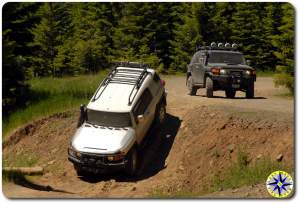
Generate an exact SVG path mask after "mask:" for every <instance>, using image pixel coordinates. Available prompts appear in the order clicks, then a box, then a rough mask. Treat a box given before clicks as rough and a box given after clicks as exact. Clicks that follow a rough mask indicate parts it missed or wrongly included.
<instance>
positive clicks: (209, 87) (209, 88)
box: [206, 77, 214, 98]
mask: <svg viewBox="0 0 300 204" xmlns="http://www.w3.org/2000/svg"><path fill="white" fill-rule="evenodd" d="M206 96H207V98H212V97H213V96H214V82H213V80H212V79H211V78H209V77H207V78H206Z"/></svg>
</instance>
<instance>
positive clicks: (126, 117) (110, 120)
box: [87, 109, 131, 127]
mask: <svg viewBox="0 0 300 204" xmlns="http://www.w3.org/2000/svg"><path fill="white" fill-rule="evenodd" d="M87 122H88V123H91V124H95V125H99V126H105V127H130V126H131V117H130V114H129V112H128V113H113V112H104V111H95V110H89V109H88V110H87Z"/></svg>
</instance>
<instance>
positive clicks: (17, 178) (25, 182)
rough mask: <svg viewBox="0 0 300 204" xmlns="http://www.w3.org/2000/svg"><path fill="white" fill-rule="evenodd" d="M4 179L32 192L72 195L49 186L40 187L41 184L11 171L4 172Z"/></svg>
mask: <svg viewBox="0 0 300 204" xmlns="http://www.w3.org/2000/svg"><path fill="white" fill-rule="evenodd" d="M2 173H3V172H2ZM5 177H6V178H8V180H9V181H12V182H13V183H15V184H17V185H19V186H22V187H25V188H29V189H32V190H37V191H48V192H60V193H69V194H73V193H72V192H68V191H65V190H59V189H55V188H53V187H51V186H49V185H41V184H37V183H34V182H32V181H30V180H29V179H28V178H26V176H25V175H24V174H22V173H18V172H13V171H12V172H5Z"/></svg>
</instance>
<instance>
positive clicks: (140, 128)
mask: <svg viewBox="0 0 300 204" xmlns="http://www.w3.org/2000/svg"><path fill="white" fill-rule="evenodd" d="M153 103H154V102H153V96H152V94H151V92H150V91H149V89H148V88H147V89H145V91H144V92H143V94H142V96H141V97H140V99H139V100H138V102H137V103H136V105H135V107H134V108H133V116H134V119H135V122H136V138H137V141H138V143H139V144H140V143H141V142H142V140H143V139H144V137H145V135H146V133H147V131H148V129H149V128H150V126H151V124H152V120H153V117H154V114H155V113H153V112H155V110H154V111H153ZM139 115H143V121H139V120H138V116H139Z"/></svg>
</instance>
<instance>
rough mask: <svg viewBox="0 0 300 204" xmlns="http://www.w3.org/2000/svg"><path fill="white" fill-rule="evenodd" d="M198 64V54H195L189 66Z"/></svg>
mask: <svg viewBox="0 0 300 204" xmlns="http://www.w3.org/2000/svg"><path fill="white" fill-rule="evenodd" d="M198 62H199V52H197V53H196V54H194V56H193V58H192V60H191V64H195V63H198Z"/></svg>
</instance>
